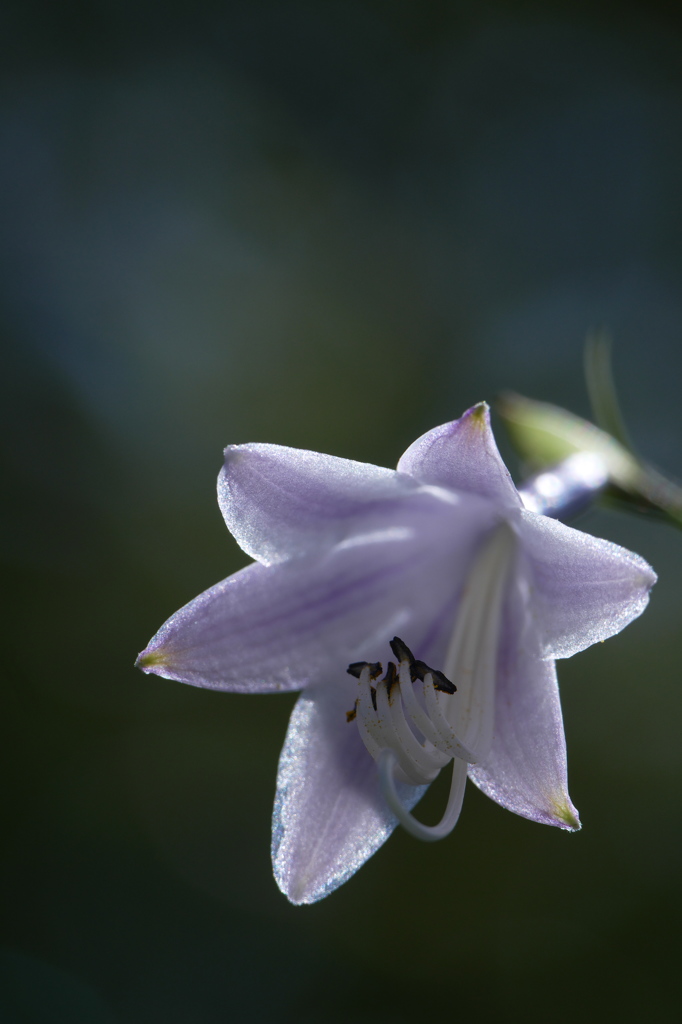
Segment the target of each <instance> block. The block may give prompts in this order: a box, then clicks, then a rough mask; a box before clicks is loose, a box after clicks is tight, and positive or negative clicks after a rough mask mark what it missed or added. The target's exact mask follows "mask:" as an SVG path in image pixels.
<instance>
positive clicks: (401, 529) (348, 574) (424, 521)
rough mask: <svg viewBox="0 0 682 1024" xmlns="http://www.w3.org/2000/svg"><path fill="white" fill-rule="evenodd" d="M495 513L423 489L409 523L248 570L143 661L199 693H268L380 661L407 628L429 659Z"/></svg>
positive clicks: (173, 628)
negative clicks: (355, 663) (200, 689)
mask: <svg viewBox="0 0 682 1024" xmlns="http://www.w3.org/2000/svg"><path fill="white" fill-rule="evenodd" d="M493 517H494V509H493V507H492V506H491V505H490V503H488V502H482V501H480V500H479V499H474V498H469V497H467V496H460V497H457V496H456V495H453V496H452V500H451V501H449V502H447V503H444V502H443V501H441V500H440V499H438V498H436V497H434V496H432V495H430V494H422V495H419V500H418V501H417V500H416V499H415V504H414V507H412V509H411V510H410V517H404V518H403V519H402V520H398V523H396V524H395V525H393V526H391V525H390V523H389V524H385V525H384V528H383V529H382V530H381V531H378V532H376V533H370V534H366V535H360V536H355V537H351V538H349V539H348V540H346V541H343V542H342V543H340V544H337V545H336V546H335V547H333V548H330V549H329V550H325V551H323V552H322V553H320V554H319V555H315V556H309V557H308V558H301V559H294V560H292V561H290V562H285V563H283V564H281V565H274V566H270V567H266V566H263V565H259V564H258V563H256V564H254V565H251V566H248V567H247V568H246V569H242V570H241V572H238V573H235V574H234V575H233V576H230V577H229V578H228V579H226V580H223V581H222V583H218V584H217V585H216V586H214V587H211V588H210V589H209V590H207V591H205V592H204V593H203V594H200V595H199V597H197V598H196V599H195V600H194V601H191V602H190V603H189V604H187V605H185V607H184V608H181V609H180V611H178V612H176V614H175V615H173V616H172V617H171V618H170V619H169V620H168V621H167V622H166V623H165V625H163V626H162V627H161V629H160V630H159V632H158V633H157V634H156V636H155V637H154V638H153V639H152V641H151V642H150V644H149V646H148V647H147V648H146V650H145V651H143V652H142V654H141V655H140V657H139V659H138V665H139V667H140V668H142V669H143V670H144V671H146V672H154V673H156V674H157V675H161V676H164V677H165V678H167V679H177V680H179V681H181V682H185V683H191V684H192V685H194V686H205V687H209V688H212V689H222V690H232V691H235V692H243V693H263V692H269V691H276V690H294V689H299V688H303V687H305V686H307V685H308V684H309V683H311V682H314V681H315V680H317V679H320V678H322V677H324V676H325V675H326V674H328V673H329V671H330V670H338V669H340V670H341V671H342V672H343V671H345V668H346V666H347V665H348V664H349V663H350V662H352V661H360V660H363V659H364V660H370V661H374V660H376V658H377V655H378V652H379V656H380V652H381V651H382V650H384V649H385V647H386V645H387V643H388V640H389V639H390V638H391V637H392V636H394V635H395V634H396V633H397V632H399V631H400V630H402V631H403V634H405V635H406V636H407V637H408V639H409V640H410V641H411V642H413V643H414V645H415V649H416V650H417V651H418V652H419V653H420V654H421V653H422V651H425V652H430V651H431V650H432V647H433V643H434V640H433V637H434V631H436V633H437V631H438V629H439V628H440V627H439V625H438V624H439V623H440V621H441V619H442V617H443V615H444V610H445V611H446V612H447V611H448V610H449V609H451V607H452V604H453V602H454V597H455V595H456V592H457V587H458V585H459V582H458V581H460V580H461V579H462V572H463V566H466V565H467V564H468V562H469V560H470V558H471V552H472V549H475V546H476V543H477V540H478V537H479V536H480V533H481V531H482V530H485V529H486V528H487V527H488V526H489V525H490V522H491V520H492V519H493ZM453 523H454V524H455V528H454V529H453ZM408 524H409V525H408ZM448 626H449V627H450V628H451V623H446V624H445V626H444V627H443V629H444V630H445V629H446V628H447V627H448ZM401 635H402V634H401ZM425 656H426V655H425Z"/></svg>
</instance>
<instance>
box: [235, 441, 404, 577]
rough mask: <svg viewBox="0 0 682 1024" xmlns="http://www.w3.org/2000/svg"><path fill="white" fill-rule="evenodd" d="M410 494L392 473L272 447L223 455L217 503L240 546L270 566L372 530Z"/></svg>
mask: <svg viewBox="0 0 682 1024" xmlns="http://www.w3.org/2000/svg"><path fill="white" fill-rule="evenodd" d="M414 489H415V484H414V482H413V481H411V480H409V479H406V478H405V477H403V476H401V475H400V474H398V473H396V472H395V471H394V470H392V469H383V468H381V467H380V466H372V465H370V464H368V463H364V462H353V461H351V460H350V459H339V458H335V457H334V456H333V455H320V454H319V453H318V452H310V451H303V450H302V449H299V448H285V447H282V446H281V445H276V444H242V445H234V446H232V447H229V448H226V449H225V464H224V466H223V469H222V470H221V472H220V475H219V477H218V503H219V505H220V509H221V511H222V513H223V517H224V519H225V522H226V524H227V528H228V530H230V532H231V533H232V534H233V535H234V537H235V539H236V541H237V543H238V544H239V545H240V547H241V548H243V550H244V551H246V553H247V554H248V555H250V556H251V557H252V558H255V559H257V560H258V561H259V562H263V563H264V564H265V565H272V564H273V563H274V562H281V561H283V560H285V559H287V558H292V557H297V556H299V555H303V554H307V553H308V552H309V551H311V550H313V549H315V548H319V547H320V546H322V545H331V544H335V543H337V542H338V541H340V540H343V538H344V537H346V536H348V535H349V534H350V533H352V532H353V531H354V530H355V531H357V530H363V531H365V530H368V529H371V528H372V526H371V522H373V523H374V528H375V529H376V528H379V526H380V524H381V521H382V518H385V517H386V515H387V514H388V515H390V514H391V507H390V506H391V503H392V502H393V501H394V500H395V499H396V498H399V497H401V496H403V495H405V494H407V493H410V492H411V491H413V490H414ZM361 522H362V525H359V524H360V523H361Z"/></svg>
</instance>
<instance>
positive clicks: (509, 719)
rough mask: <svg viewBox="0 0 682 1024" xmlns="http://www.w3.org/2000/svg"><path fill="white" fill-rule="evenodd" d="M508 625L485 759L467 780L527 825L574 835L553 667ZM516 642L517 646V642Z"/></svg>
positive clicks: (575, 825)
mask: <svg viewBox="0 0 682 1024" xmlns="http://www.w3.org/2000/svg"><path fill="white" fill-rule="evenodd" d="M514 618H515V619H516V624H515V629H512V628H511V625H510V624H509V623H508V627H507V635H508V641H507V643H506V644H505V645H504V647H503V650H502V652H501V653H502V657H501V661H500V666H499V668H500V671H499V676H498V684H497V691H496V701H495V732H494V737H493V745H492V748H491V751H490V754H489V755H488V757H487V758H486V759H485V761H484V762H483V763H482V764H480V765H472V766H471V767H470V768H469V777H470V778H471V779H472V781H473V782H475V783H476V785H477V786H478V787H479V789H481V790H482V791H483V792H484V793H485V794H486V795H487V796H489V797H490V798H491V799H492V800H495V801H496V802H497V803H498V804H501V805H502V807H506V808H507V810H510V811H513V812H514V813H515V814H520V815H521V816H522V817H524V818H530V819H531V821H537V822H540V823H541V824H545V825H556V826H558V827H559V828H563V829H568V830H570V831H574V830H576V829H578V828H580V820H579V818H578V812H577V811H576V809H575V807H574V806H573V804H572V803H571V799H570V797H569V795H568V784H567V776H566V740H565V736H564V726H563V720H562V716H561V703H560V700H559V688H558V685H557V679H556V668H555V664H554V662H553V661H552V660H544V659H542V658H540V657H539V656H538V655H537V654H535V653H534V652H533V646H534V645H533V643H532V641H530V642H529V638H528V635H527V634H526V636H525V637H522V638H519V637H518V635H515V634H516V633H517V631H518V630H519V626H520V622H519V621H518V620H519V619H520V616H519V615H516V616H514ZM519 641H520V642H519Z"/></svg>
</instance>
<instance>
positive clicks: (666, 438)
mask: <svg viewBox="0 0 682 1024" xmlns="http://www.w3.org/2000/svg"><path fill="white" fill-rule="evenodd" d="M0 30H1V38H2V46H3V48H4V54H3V60H2V64H1V69H0V230H1V232H2V239H1V245H2V248H1V251H0V271H1V272H0V331H1V333H2V347H3V353H2V355H3V360H2V361H3V367H4V369H3V371H2V378H1V380H0V412H1V414H2V417H3V426H2V441H3V448H4V452H5V454H4V462H3V468H2V482H3V484H4V487H3V490H4V492H5V498H4V499H3V516H4V517H5V519H6V521H5V522H4V523H3V528H2V531H1V533H0V538H1V540H0V543H1V545H2V554H3V562H4V569H3V576H4V579H5V580H6V582H7V592H6V604H5V612H4V614H3V626H4V641H3V647H4V651H5V657H4V659H3V691H2V692H3V704H4V706H5V708H6V711H5V713H4V716H5V721H6V722H7V723H8V724H7V726H6V737H5V741H4V742H3V754H4V755H5V756H6V761H5V764H4V767H3V771H2V790H3V793H4V796H5V805H4V812H3V825H4V829H3V841H2V850H1V861H0V864H1V867H0V880H1V881H0V886H1V887H2V904H3V908H4V909H3V917H4V926H3V938H2V943H3V953H2V957H1V958H0V979H1V980H0V1020H2V1021H3V1024H4V1022H5V1021H7V1022H8V1024H15V1022H16V1024H52V1022H60V1024H61V1022H68V1024H71V1022H74V1024H76V1022H81V1021H83V1022H86V1024H100V1022H107V1024H111V1022H118V1024H155V1022H157V1021H159V1022H162V1024H221V1022H224V1021H236V1022H241V1021H244V1022H251V1021H254V1022H260V1021H265V1022H269V1021H273V1022H289V1021H291V1022H303V1024H307V1022H309V1024H317V1022H322V1021H327V1020H328V1021H331V1022H334V1024H345V1022H351V1024H352V1022H356V1021H357V1022H360V1024H365V1022H367V1024H369V1022H372V1024H374V1022H377V1024H393V1022H402V1021H413V1020H422V1019H427V1018H428V1019H432V1018H438V1019H445V1020H454V1021H459V1022H464V1024H469V1022H472V1024H477V1022H485V1021H488V1020H490V1021H492V1020H496V1021H499V1020H501V1019H504V1020H506V1021H519V1022H521V1021H523V1022H538V1024H540V1022H543V1024H544V1022H546V1021H562V1022H563V1021H574V1020H576V1019H580V1020H583V1021H599V1022H601V1021H604V1020H619V1021H633V1022H634V1021H640V1020H646V1021H648V1022H652V1024H659V1022H676V1021H677V1020H679V996H678V987H679V982H678V973H677V972H678V970H679V961H680V939H679V919H680V915H681V914H682V883H681V882H680V871H679V863H680V841H681V839H682V826H681V824H680V803H681V798H682V782H681V779H682V749H681V747H680V742H679V723H680V719H681V712H682V691H681V689H680V686H679V676H680V671H679V665H680V657H681V655H682V640H681V639H680V599H679V595H680V582H681V580H682V538H681V537H680V535H679V534H676V533H674V532H673V531H672V530H669V529H667V528H666V527H663V526H659V525H656V524H650V523H649V522H642V521H636V520H634V519H626V518H624V517H617V516H615V515H612V516H609V515H606V514H597V513H594V514H591V515H590V516H588V517H587V518H586V519H585V520H584V521H583V523H582V524H581V525H584V526H585V528H586V529H590V530H592V531H593V532H595V533H598V534H600V535H602V536H606V537H608V538H610V539H612V540H617V541H619V542H621V543H623V544H625V545H627V546H629V547H632V548H633V549H635V550H637V551H639V552H640V553H641V554H643V555H644V556H645V557H647V558H648V559H649V560H650V561H651V562H652V563H653V564H654V566H655V567H656V568H657V569H658V571H659V573H660V575H661V581H660V583H659V584H658V586H657V588H656V591H655V593H654V597H653V601H652V605H651V608H650V609H649V610H648V611H647V613H646V615H645V616H644V618H643V619H642V620H640V621H638V622H637V623H635V624H634V625H633V626H631V627H630V628H629V629H628V630H627V631H626V632H625V633H624V634H623V636H621V637H618V638H616V639H613V640H611V641H609V642H608V643H607V644H605V645H603V646H601V645H599V646H598V648H596V649H593V650H590V651H589V652H586V653H584V654H582V655H579V656H577V657H576V658H575V659H573V660H572V661H569V662H566V663H560V666H559V669H560V679H561V682H562V686H563V690H562V692H563V697H564V707H565V717H566V726H567V734H568V743H569V758H570V777H571V791H572V795H573V798H574V800H575V802H576V804H577V806H578V807H579V809H580V811H581V814H582V819H583V822H584V829H583V831H582V832H581V833H580V834H578V835H567V834H564V833H562V832H559V831H558V830H553V829H549V828H544V827H541V826H538V825H533V824H531V823H529V822H527V821H524V820H522V819H520V818H516V817H514V816H512V815H511V814H509V813H507V812H505V811H503V810H501V809H500V808H499V807H497V806H496V805H495V804H493V803H491V802H489V801H488V800H486V798H484V797H483V796H481V795H480V794H479V793H478V792H477V791H475V790H474V789H473V787H472V788H471V789H470V791H469V793H468V794H467V798H466V802H465V808H464V813H463V815H462V819H461V822H460V825H459V826H458V828H457V830H456V832H455V833H454V834H453V835H452V836H451V837H450V838H449V839H448V840H446V841H445V842H443V843H440V844H437V845H435V846H434V847H431V846H424V845H421V844H418V843H416V842H415V841H414V840H412V839H410V838H409V837H407V836H406V835H404V834H396V835H395V836H394V837H393V838H392V839H391V841H390V842H389V843H388V845H387V846H386V847H384V848H383V849H382V850H381V851H380V853H379V854H377V855H376V856H375V857H374V858H373V859H372V860H371V861H370V862H369V863H368V864H367V865H366V866H365V867H364V868H363V869H362V871H361V872H360V873H359V874H358V875H357V876H356V877H355V878H354V879H352V880H351V881H350V882H349V883H348V884H347V885H346V886H345V887H344V888H343V889H341V890H340V891H338V892H337V893H335V894H334V895H333V896H332V897H330V898H329V899H327V900H325V901H323V902H322V903H320V904H318V905H316V906H313V907H303V908H293V907H291V906H289V905H288V904H287V902H286V901H285V899H284V898H283V897H282V896H281V895H280V894H279V892H278V891H277V889H276V887H275V885H274V882H273V881H272V878H271V872H270V864H269V817H270V810H271V804H272V797H273V790H274V779H275V769H276V764H277V757H278V753H279V748H280V745H281V742H282V739H283V736H284V731H285V728H286V722H287V717H288V714H289V711H290V708H291V706H292V703H293V698H292V696H291V695H289V696H281V697H272V698H265V697H258V698H245V697H237V696H230V695H223V694H217V693H210V692H204V691H201V690H195V689H191V688H189V687H183V686H181V685H178V684H175V683H170V682H167V681H164V680H160V679H156V678H152V677H144V676H142V675H141V674H139V673H137V672H136V671H135V670H134V669H133V667H132V664H133V661H134V658H135V655H136V654H137V652H138V651H139V650H140V649H141V648H142V647H144V645H145V644H146V642H147V641H148V639H149V638H150V636H151V635H152V634H153V633H154V632H155V631H156V629H157V628H158V627H159V626H160V624H161V623H162V621H163V620H164V619H165V618H166V617H167V616H168V615H169V614H171V613H172V612H173V611H175V610H176V608H178V607H179V606H180V605H181V604H183V603H184V602H186V601H187V600H189V599H191V598H192V597H193V596H195V594H197V593H198V592H199V591H200V590H202V589H204V588H205V587H207V586H209V585H210V584H212V583H214V582H216V581H217V580H218V579H220V578H222V577H223V576H225V575H227V574H228V573H230V572H232V571H234V570H235V569H237V568H239V567H240V566H241V565H242V564H244V561H245V558H244V557H243V556H242V554H241V552H240V551H239V550H238V549H237V547H236V545H235V544H234V542H233V541H232V540H231V539H230V538H229V536H228V535H227V532H226V531H225V528H224V526H223V524H222V520H221V517H220V514H219V511H218V508H217V504H216V501H215V492H214V480H215V476H216V473H217V471H218V469H219V467H220V463H221V449H222V447H223V446H224V445H225V444H227V443H232V442H240V441H272V442H278V443H284V444H293V445H298V446H301V447H307V448H312V449H317V450H321V451H328V452H332V453H335V454H338V455H343V456H348V457H352V458H356V459H366V460H369V461H373V462H377V463H379V464H382V465H394V464H395V462H396V460H397V458H398V456H399V454H400V452H401V451H402V450H403V448H405V447H406V446H407V444H408V443H409V442H410V441H411V440H412V439H413V438H414V437H416V436H417V434H418V433H420V432H422V431H423V430H425V429H427V428H428V427H430V426H433V425H435V424H437V423H440V422H442V421H444V420H447V419H451V418H453V417H455V416H457V415H459V414H460V413H461V412H462V411H463V410H464V409H465V408H466V407H467V406H469V405H471V404H473V403H474V402H475V401H478V400H480V399H482V398H488V399H493V398H494V395H495V394H496V393H497V392H498V391H499V390H500V389H502V388H515V389H517V390H519V391H521V392H524V393H526V394H530V395H532V396H534V397H537V398H542V399H547V400H551V401H555V402H558V403H560V404H564V405H567V406H569V407H571V408H573V409H574V410H575V411H577V412H582V413H585V412H586V411H587V406H586V399H585V395H584V389H583V383H582V376H581V347H582V342H583V338H584V335H585V332H586V330H587V329H588V328H590V327H592V326H595V325H598V324H602V323H605V324H607V325H609V326H610V328H611V329H612V331H613V332H614V333H615V337H616V370H617V377H618V381H619V385H620V390H621V394H622V399H623V404H624V408H625V412H626V416H627V419H628V423H629V426H630V429H631V432H632V434H633V436H634V437H635V439H636V441H637V443H638V444H639V446H640V448H641V449H642V451H644V452H645V453H646V454H647V456H648V457H649V458H651V459H652V460H653V461H655V462H657V463H659V464H660V465H662V466H665V467H666V468H667V469H668V470H669V471H671V472H672V473H677V474H678V475H680V474H682V456H681V455H680V443H679V439H680V422H681V418H682V413H681V412H680V405H679V391H680V379H681V375H682V297H681V291H680V286H681V284H682V204H681V202H680V192H681V185H680V179H681V176H682V175H681V172H682V116H681V114H682V61H681V59H680V53H681V43H682V34H681V31H680V24H679V23H678V21H677V20H676V19H675V18H674V16H672V15H670V14H669V8H668V6H667V5H665V6H664V5H663V4H662V3H661V4H658V5H657V4H655V3H647V4H641V5H632V4H626V3H621V4H618V3H612V4H606V3H599V2H595V3H591V4H587V3H584V4H576V3H571V4H569V3H561V2H552V0H548V2H544V3H540V2H537V3H532V2H527V3H518V4H515V3H511V2H510V3H501V2H500V3H490V2H487V0H482V2H475V3H474V2H470V3H465V2H458V0H454V2H451V3H447V2H436V0H424V2H417V0H415V2H412V3H408V2H401V0H385V2H380V0H375V2H372V0H346V2H326V0H319V2H317V3H314V2H312V0H311V2H308V3H305V2H298V0H280V2H274V0H273V2H264V0H253V2H250V3H233V2H230V0H222V2H219V3H218V2H215V3H210V2H199V3H195V4H189V3H187V4H170V5H169V4H161V3H159V4H155V3H151V2H144V0H141V2H140V0H137V2H133V0H96V2H95V0H91V2H81V3H76V2H72V3H58V4H57V3H45V4H41V3H38V2H30V0H27V2H22V3H18V2H14V3H12V2H10V3H6V4H5V5H3V10H2V14H1V15H0ZM500 433H501V428H500ZM505 451H508V449H505ZM512 467H513V468H514V471H515V472H516V471H517V469H518V467H516V466H515V465H514V463H513V462H512ZM440 797H441V798H442V794H440ZM438 799H439V794H438V793H437V792H432V793H430V794H429V797H428V798H427V800H429V801H430V802H431V814H433V815H435V814H436V813H437V804H438ZM424 813H425V814H428V813H429V811H428V810H427V809H426V808H425V811H424Z"/></svg>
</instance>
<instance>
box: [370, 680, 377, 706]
mask: <svg viewBox="0 0 682 1024" xmlns="http://www.w3.org/2000/svg"><path fill="white" fill-rule="evenodd" d="M369 694H370V697H371V698H372V707H373V708H374V710H375V711H376V709H377V688H376V686H370V688H369Z"/></svg>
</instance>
